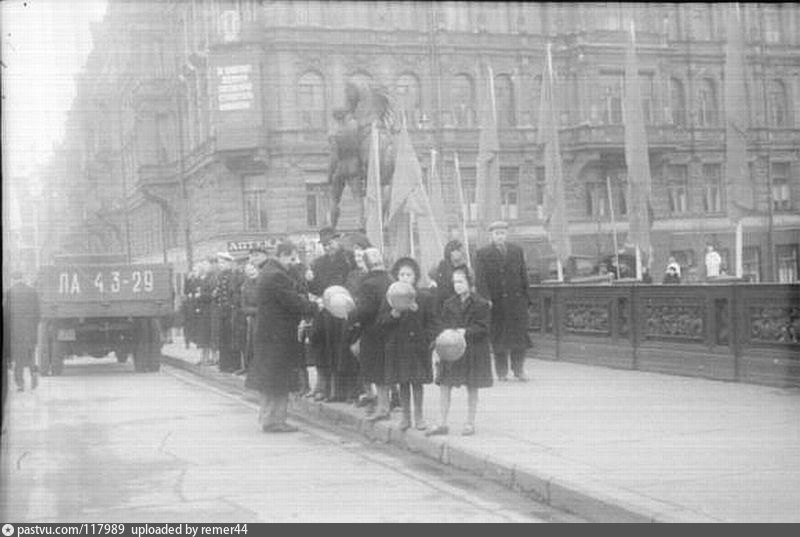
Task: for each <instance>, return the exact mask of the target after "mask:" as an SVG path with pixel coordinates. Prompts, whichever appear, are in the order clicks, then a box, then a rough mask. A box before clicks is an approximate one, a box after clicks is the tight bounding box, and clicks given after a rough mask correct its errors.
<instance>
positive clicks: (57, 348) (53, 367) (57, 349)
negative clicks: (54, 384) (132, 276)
mask: <svg viewBox="0 0 800 537" xmlns="http://www.w3.org/2000/svg"><path fill="white" fill-rule="evenodd" d="M50 349H51V352H50V371H51V372H52V374H53V376H54V377H58V376H60V375H61V373H63V372H64V353H65V352H66V349H65V348H64V345H63V344H62V343H61V342H59V341H58V340H57V339H56V338H55V336H54V337H53V344H52V345H51V347H50Z"/></svg>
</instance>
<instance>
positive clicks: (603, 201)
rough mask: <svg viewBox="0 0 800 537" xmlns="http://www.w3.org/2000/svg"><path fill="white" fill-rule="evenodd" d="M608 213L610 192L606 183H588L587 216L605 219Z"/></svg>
mask: <svg viewBox="0 0 800 537" xmlns="http://www.w3.org/2000/svg"><path fill="white" fill-rule="evenodd" d="M607 212H608V190H607V189H606V183H605V182H600V181H594V182H591V183H586V214H588V215H589V216H592V217H594V218H597V219H599V218H601V217H604V216H605V215H606V214H607Z"/></svg>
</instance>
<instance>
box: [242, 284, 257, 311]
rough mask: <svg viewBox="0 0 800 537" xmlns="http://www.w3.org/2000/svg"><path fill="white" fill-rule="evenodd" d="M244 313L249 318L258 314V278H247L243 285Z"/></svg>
mask: <svg viewBox="0 0 800 537" xmlns="http://www.w3.org/2000/svg"><path fill="white" fill-rule="evenodd" d="M242 311H243V312H244V314H245V315H247V316H248V317H255V316H256V314H257V313H258V277H255V278H247V279H246V280H245V282H244V283H243V284H242Z"/></svg>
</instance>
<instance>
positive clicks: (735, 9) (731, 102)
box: [725, 4, 753, 221]
mask: <svg viewBox="0 0 800 537" xmlns="http://www.w3.org/2000/svg"><path fill="white" fill-rule="evenodd" d="M727 34H728V46H727V47H725V175H726V176H727V181H726V185H727V193H728V200H729V204H728V211H729V215H730V216H731V218H732V219H733V220H734V221H738V220H740V219H741V217H742V216H744V215H745V214H746V213H747V212H748V211H752V210H753V185H752V183H751V182H750V173H749V169H748V166H747V126H748V125H747V98H746V96H747V94H746V90H745V79H744V44H743V42H742V30H741V21H740V19H739V6H738V4H737V5H735V6H730V7H729V11H728V16H727Z"/></svg>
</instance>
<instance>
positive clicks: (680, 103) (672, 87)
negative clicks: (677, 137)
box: [669, 78, 686, 127]
mask: <svg viewBox="0 0 800 537" xmlns="http://www.w3.org/2000/svg"><path fill="white" fill-rule="evenodd" d="M669 106H670V114H669V116H670V117H671V118H672V124H673V125H677V126H679V127H685V126H686V92H684V90H683V82H681V81H680V80H678V79H677V78H670V80H669Z"/></svg>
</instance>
